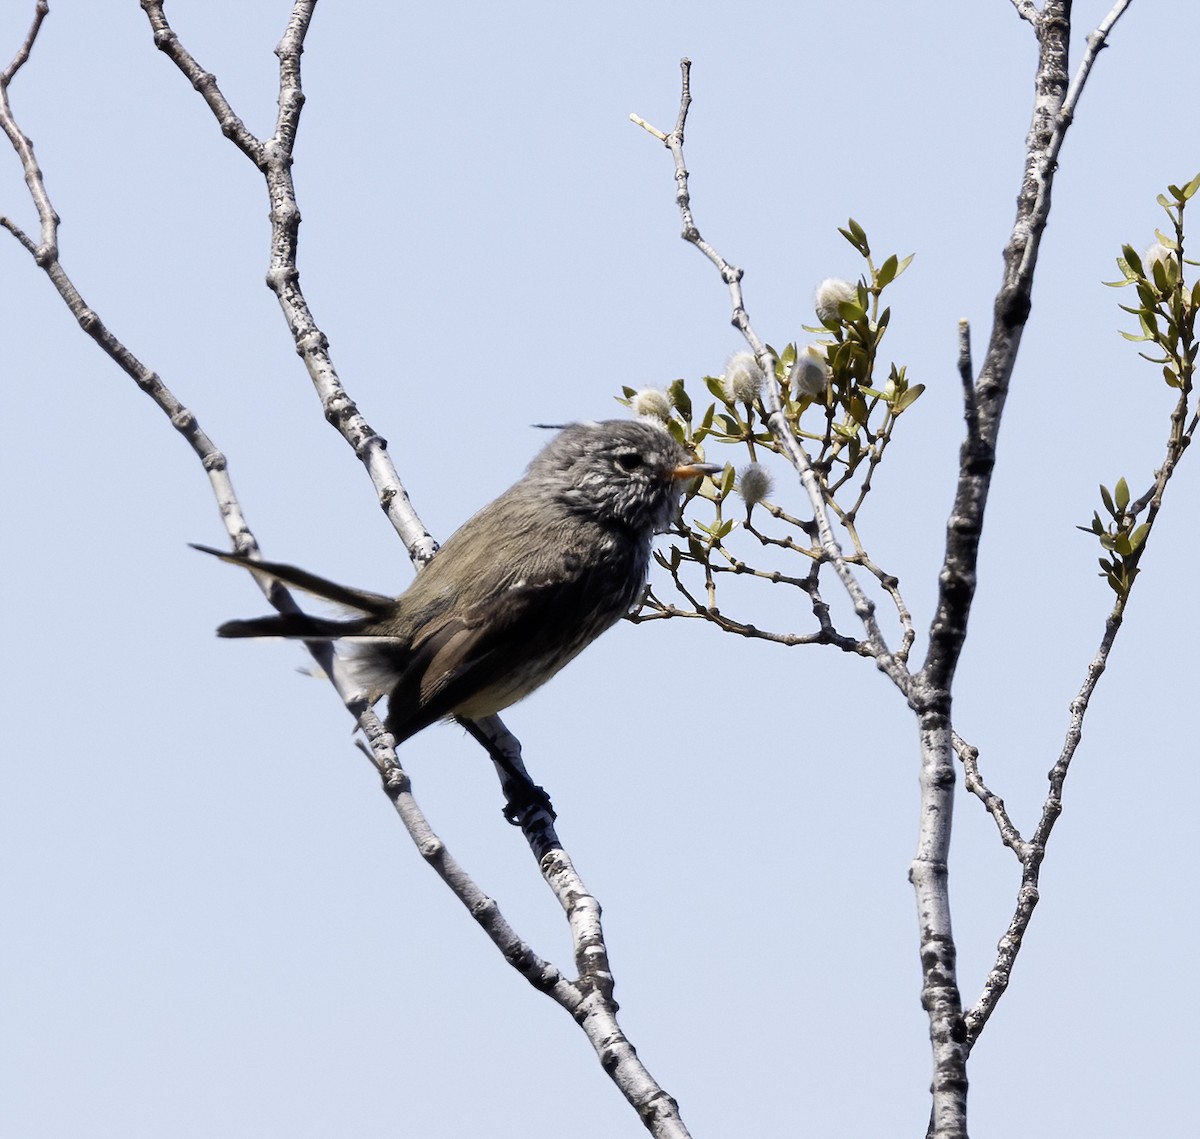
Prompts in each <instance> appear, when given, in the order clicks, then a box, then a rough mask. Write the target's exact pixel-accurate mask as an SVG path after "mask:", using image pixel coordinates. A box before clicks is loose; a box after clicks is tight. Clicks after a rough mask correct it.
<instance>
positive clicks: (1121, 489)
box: [1116, 478, 1129, 514]
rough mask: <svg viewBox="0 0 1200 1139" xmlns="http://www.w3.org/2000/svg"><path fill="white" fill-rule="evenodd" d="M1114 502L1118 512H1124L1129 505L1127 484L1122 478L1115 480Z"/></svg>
mask: <svg viewBox="0 0 1200 1139" xmlns="http://www.w3.org/2000/svg"><path fill="white" fill-rule="evenodd" d="M1116 503H1117V510H1118V512H1119V513H1121V514H1124V513H1125V508H1126V507H1127V506H1128V505H1129V484H1128V483H1127V482H1126V481H1125V480H1124V479H1123V478H1121V479H1118V480H1117V493H1116Z"/></svg>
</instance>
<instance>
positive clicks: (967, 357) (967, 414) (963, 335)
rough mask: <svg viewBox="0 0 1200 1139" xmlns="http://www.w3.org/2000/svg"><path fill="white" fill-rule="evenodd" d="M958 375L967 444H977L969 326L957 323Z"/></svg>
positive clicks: (973, 370) (977, 425) (976, 416)
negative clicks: (960, 383) (961, 392)
mask: <svg viewBox="0 0 1200 1139" xmlns="http://www.w3.org/2000/svg"><path fill="white" fill-rule="evenodd" d="M958 374H959V376H961V377H962V384H963V418H964V419H966V421H967V442H968V444H973V445H978V443H979V408H978V405H977V404H976V402H975V367H974V364H973V363H972V362H971V324H970V322H969V321H967V320H960V321H959V322H958Z"/></svg>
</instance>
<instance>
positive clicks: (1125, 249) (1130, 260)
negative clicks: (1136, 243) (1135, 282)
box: [1117, 245, 1146, 277]
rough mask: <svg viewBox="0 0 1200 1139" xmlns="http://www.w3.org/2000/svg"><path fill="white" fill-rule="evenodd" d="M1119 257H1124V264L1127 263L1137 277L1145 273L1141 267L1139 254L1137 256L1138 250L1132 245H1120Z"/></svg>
mask: <svg viewBox="0 0 1200 1139" xmlns="http://www.w3.org/2000/svg"><path fill="white" fill-rule="evenodd" d="M1121 257H1122V258H1123V259H1124V261H1125V264H1126V265H1128V266H1129V268H1130V269H1132V270H1133V271H1134V272H1135V273H1136V274H1137V275H1138V276H1139V277H1144V276H1145V275H1146V274H1145V272H1144V271H1143V269H1142V259H1141V257H1140V256H1138V251H1137V250H1136V249H1134V247H1133V246H1132V245H1122V246H1121ZM1120 263H1121V262H1120V259H1118V261H1117V264H1118V265H1119V264H1120Z"/></svg>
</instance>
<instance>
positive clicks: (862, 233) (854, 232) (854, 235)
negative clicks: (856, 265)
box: [838, 218, 871, 257]
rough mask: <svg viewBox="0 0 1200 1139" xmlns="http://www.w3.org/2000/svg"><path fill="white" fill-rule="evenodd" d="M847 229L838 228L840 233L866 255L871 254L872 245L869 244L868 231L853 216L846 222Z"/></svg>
mask: <svg viewBox="0 0 1200 1139" xmlns="http://www.w3.org/2000/svg"><path fill="white" fill-rule="evenodd" d="M846 225H847V227H848V228H847V229H841V228H839V229H838V233H840V234H841V235H842V236H843V237H844V238H845V239H846V240H847V241H848V242H850V244H851V245H853V246H854V248H855V249H857V250H858V251H859V253H861V254H862V255H863V256H864V257H870V256H871V247H870V245H868V244H867V233H866V230H864V229H863V227H862V226H861V225H859V224H858V222H856V221H855V220H854V219H853V218H851V219H850V220H849V221H848V222H846Z"/></svg>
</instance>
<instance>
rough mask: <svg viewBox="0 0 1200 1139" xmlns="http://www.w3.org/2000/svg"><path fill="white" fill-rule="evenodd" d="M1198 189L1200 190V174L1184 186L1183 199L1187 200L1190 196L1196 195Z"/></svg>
mask: <svg viewBox="0 0 1200 1139" xmlns="http://www.w3.org/2000/svg"><path fill="white" fill-rule="evenodd" d="M1197 190H1200V174H1197V175H1196V177H1195V178H1193V179H1192V180H1191V181H1190V182H1189V183H1188V184H1187V185H1186V186H1184V188H1183V191H1182V192H1183V200H1184V201H1185V202H1186V201H1187V200H1188V199H1189V198H1191V197H1193V196H1194V195H1195V193H1196V191H1197Z"/></svg>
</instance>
